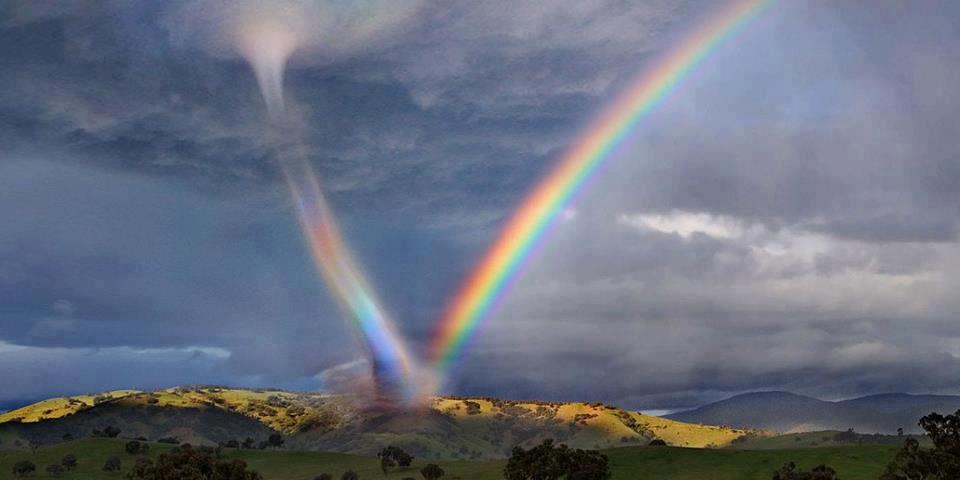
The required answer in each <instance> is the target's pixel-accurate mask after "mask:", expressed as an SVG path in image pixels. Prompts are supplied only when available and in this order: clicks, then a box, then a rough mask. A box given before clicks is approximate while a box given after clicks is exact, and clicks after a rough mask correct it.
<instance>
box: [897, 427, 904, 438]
mask: <svg viewBox="0 0 960 480" xmlns="http://www.w3.org/2000/svg"><path fill="white" fill-rule="evenodd" d="M897 436H898V437H902V436H903V427H898V428H897Z"/></svg>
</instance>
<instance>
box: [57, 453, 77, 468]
mask: <svg viewBox="0 0 960 480" xmlns="http://www.w3.org/2000/svg"><path fill="white" fill-rule="evenodd" d="M60 465H63V468H65V469H67V471H68V472H69V471H71V470H73V469H74V468H77V456H76V455H74V454H72V453H68V454H66V455H64V456H63V459H61V460H60Z"/></svg>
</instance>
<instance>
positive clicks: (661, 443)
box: [647, 438, 667, 447]
mask: <svg viewBox="0 0 960 480" xmlns="http://www.w3.org/2000/svg"><path fill="white" fill-rule="evenodd" d="M647 445H649V446H651V447H666V446H667V442H665V441H663V440H662V439H659V438H654V439H653V440H650V443H648V444H647Z"/></svg>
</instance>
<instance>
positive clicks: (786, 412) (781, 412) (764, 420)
mask: <svg viewBox="0 0 960 480" xmlns="http://www.w3.org/2000/svg"><path fill="white" fill-rule="evenodd" d="M958 409H960V396H953V395H911V394H906V393H885V394H880V395H870V396H866V397H860V398H854V399H851V400H842V401H836V402H829V401H824V400H819V399H816V398H813V397H806V396H803V395H797V394H794V393H789V392H756V393H746V394H743V395H737V396H734V397H731V398H728V399H726V400H721V401H719V402H715V403H711V404H708V405H704V406H702V407H700V408H696V409H693V410H689V411H685V412H677V413H673V414H670V415H667V416H666V417H667V418H670V419H673V420H678V421H681V422H688V423H700V424H709V425H726V426H731V427H740V428H742V427H748V426H749V427H751V428H759V429H764V430H770V431H774V432H785V433H789V432H804V431H816V430H846V429H848V428H852V429H854V430H856V431H857V432H860V433H886V434H894V433H896V432H897V429H898V428H903V431H904V432H905V433H920V432H921V430H920V427H919V426H917V421H918V420H919V419H920V417H922V416H924V415H927V414H929V413H931V412H939V413H953V412H955V411H957V410H958Z"/></svg>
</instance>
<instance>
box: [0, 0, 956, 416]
mask: <svg viewBox="0 0 960 480" xmlns="http://www.w3.org/2000/svg"><path fill="white" fill-rule="evenodd" d="M294 3H296V2H294ZM322 3H323V2H320V3H318V5H320V6H321V7H323V5H321V4H322ZM185 5H186V6H189V5H188V4H185V3H183V4H181V3H178V2H175V3H156V2H8V3H6V4H5V5H4V6H3V7H0V66H2V68H0V85H2V86H3V87H4V88H2V89H0V147H2V150H3V152H4V153H3V154H2V156H0V158H2V164H0V200H2V201H0V218H2V219H4V221H3V222H2V224H0V304H2V305H3V306H2V307H0V342H3V343H0V370H2V369H3V368H7V370H4V371H0V374H2V376H3V377H6V376H7V375H8V373H7V372H9V371H21V370H24V369H27V367H25V365H36V364H43V365H47V366H49V368H46V367H45V368H41V369H35V370H33V372H34V373H33V374H32V375H33V377H31V378H33V379H34V380H36V381H35V382H33V383H29V382H25V383H23V384H22V385H19V386H18V387H16V388H14V391H13V392H4V393H3V395H7V396H8V397H9V398H26V397H29V396H37V395H46V394H52V393H58V392H53V391H46V390H42V389H41V390H42V391H41V390H37V389H36V388H34V387H30V386H29V385H34V384H37V383H44V382H46V383H50V384H53V383H56V382H59V380H58V379H59V378H61V376H58V375H60V374H58V373H56V372H57V371H58V369H61V368H63V369H64V370H65V371H68V373H69V374H70V375H74V374H75V375H77V376H80V377H83V376H84V375H89V374H90V372H92V371H94V370H97V371H103V372H114V371H117V372H118V371H119V370H117V369H112V368H111V365H113V364H114V363H116V364H118V365H124V364H129V362H134V363H136V364H137V365H143V366H144V367H143V369H142V370H148V371H151V372H155V373H151V375H152V377H151V378H144V379H138V380H137V381H136V382H133V380H132V379H131V380H130V381H129V382H128V381H127V379H126V377H115V379H114V380H110V379H109V378H108V376H107V375H104V376H93V375H91V376H89V377H84V378H90V381H89V382H88V383H86V384H83V386H82V388H83V389H87V390H95V389H99V388H114V387H127V386H131V385H130V383H131V382H133V383H136V385H135V386H140V385H143V386H150V385H159V384H164V383H183V382H190V381H196V382H225V383H239V384H261V385H270V384H283V385H304V386H307V387H310V386H312V385H315V384H316V382H317V381H318V380H317V379H316V378H315V375H317V374H318V373H319V372H321V371H322V370H324V369H331V370H329V371H330V372H336V371H339V370H337V368H339V367H337V365H351V364H354V363H351V362H354V361H355V360H356V358H357V357H359V356H361V355H360V354H359V352H357V351H355V350H354V349H352V348H350V345H351V344H350V342H347V341H345V340H346V339H347V338H348V337H349V334H348V332H347V330H346V329H345V328H344V326H343V325H344V324H343V322H342V320H341V319H340V315H339V313H338V312H337V311H336V309H334V308H333V307H332V305H330V302H329V300H328V299H327V298H326V296H325V294H324V288H323V286H322V284H321V283H320V282H319V281H318V278H317V277H316V275H315V273H314V272H313V270H312V267H311V265H310V259H309V256H308V255H307V254H306V252H305V251H304V248H303V245H302V241H301V239H300V236H299V233H298V232H297V230H296V225H295V222H294V221H293V218H292V216H291V214H290V211H289V206H288V200H287V199H286V196H285V194H284V192H283V185H282V184H281V183H280V182H279V179H278V172H277V169H276V164H275V161H274V158H275V154H276V152H275V151H274V149H273V147H272V146H271V143H270V141H269V139H268V138H267V135H266V134H265V132H264V129H265V125H266V120H265V109H264V107H263V105H262V100H261V99H260V97H259V92H258V91H257V86H256V83H255V80H254V78H253V75H252V74H251V73H250V72H249V69H248V67H247V66H246V65H245V64H244V63H243V62H242V61H241V59H240V58H238V57H237V55H236V54H235V53H232V52H230V51H229V50H228V49H225V48H226V47H225V46H224V45H222V44H217V43H216V42H212V39H213V38H212V37H208V36H206V35H207V34H212V33H211V32H206V31H205V30H204V29H203V28H200V27H203V26H204V25H205V24H204V22H206V21H207V20H209V18H208V17H205V16H203V15H206V13H204V12H207V13H209V12H214V11H217V12H221V13H222V10H218V9H220V8H221V7H223V5H224V3H222V2H208V3H207V4H205V5H206V6H208V7H210V8H208V9H204V8H200V10H191V9H189V8H186V7H185ZM198 5H201V4H198ZM397 5H400V4H397ZM201 6H203V5H201ZM214 7H216V8H214ZM401 7H402V8H401ZM391 8H393V7H391ZM396 8H398V10H396V11H391V12H387V13H385V14H384V15H385V17H384V18H387V19H388V20H389V22H386V23H388V24H389V32H388V33H389V34H387V33H384V34H378V35H370V36H363V35H357V36H355V37H350V38H349V39H348V40H350V41H348V42H347V41H345V43H342V44H341V45H339V46H338V48H337V49H336V50H335V51H334V50H323V49H322V48H320V47H319V46H317V45H314V44H311V46H310V48H308V49H305V50H303V51H302V52H300V53H299V56H297V55H295V56H294V58H293V60H292V64H291V67H290V69H289V71H288V75H287V81H286V85H287V89H288V94H289V96H290V99H291V100H292V105H293V107H292V108H294V109H295V111H296V113H297V114H298V115H299V116H300V117H301V118H303V119H304V120H305V125H306V127H305V128H304V131H303V132H302V136H303V138H304V139H305V142H307V144H308V145H309V147H310V151H311V160H312V161H313V163H314V164H315V166H316V168H317V170H318V172H320V174H321V177H322V182H323V183H324V186H325V187H326V188H327V189H328V190H329V191H330V193H331V198H332V201H333V204H334V207H335V208H336V210H337V212H338V214H339V215H340V216H341V217H342V218H343V222H344V226H345V230H346V233H347V234H348V236H349V237H350V238H351V240H352V242H353V243H354V248H355V249H356V250H357V254H358V256H359V257H360V259H361V260H362V261H363V263H364V264H365V265H367V266H368V267H369V270H370V273H371V277H372V279H373V283H374V284H376V286H377V287H378V288H379V290H381V292H382V296H383V297H384V299H385V300H386V303H387V304H388V306H389V307H390V308H391V310H392V311H393V312H394V313H395V314H396V316H397V317H398V318H399V319H400V321H401V323H402V328H403V329H404V331H405V332H406V333H408V334H410V335H411V336H412V337H413V339H414V341H415V342H421V341H422V340H423V339H424V338H426V337H427V336H428V335H429V332H430V330H431V328H432V324H433V322H434V320H435V318H436V317H437V316H438V314H439V312H440V311H441V309H442V307H443V306H444V304H445V302H446V301H447V298H448V297H449V295H451V294H452V293H453V291H454V290H455V285H456V284H457V283H458V282H459V280H460V279H461V278H462V276H463V275H464V274H465V273H466V272H467V271H468V269H469V268H470V267H471V266H472V265H473V264H474V262H475V261H476V259H477V258H478V257H479V255H480V254H481V253H482V251H483V249H484V248H486V245H487V243H488V242H489V241H490V240H492V238H493V235H494V233H495V228H496V226H497V225H498V224H499V223H500V222H501V221H502V219H503V218H504V217H505V216H506V215H507V214H508V213H509V211H510V209H511V208H512V206H513V205H515V204H516V203H517V202H519V201H520V199H522V197H523V195H524V194H525V193H526V192H527V191H528V190H529V188H530V187H531V186H532V185H533V184H534V183H535V182H536V180H537V179H538V178H539V177H540V176H541V175H542V174H543V172H544V171H545V170H546V169H547V168H549V166H550V165H551V163H552V161H554V160H555V159H556V158H557V157H558V156H560V155H561V154H562V152H563V150H564V148H565V147H567V146H568V144H569V142H570V141H571V139H573V138H575V135H576V133H577V132H578V131H579V130H580V129H581V128H582V127H583V126H584V125H585V124H586V123H587V122H588V121H589V119H590V118H591V116H592V115H593V114H594V113H595V112H596V111H597V110H598V109H599V108H600V106H601V105H603V104H604V103H605V102H607V101H609V100H610V99H611V98H613V97H614V96H615V95H616V93H617V92H619V91H620V90H622V89H623V88H625V87H626V86H627V85H628V84H629V81H630V79H631V78H632V77H633V75H634V74H636V72H637V71H638V70H639V69H641V68H642V67H643V66H644V65H646V64H647V62H649V61H651V59H653V58H656V56H657V55H658V54H659V53H660V52H662V51H663V49H664V48H665V47H666V46H668V45H669V44H670V43H671V42H672V41H674V40H675V39H677V38H678V37H681V36H682V35H683V32H684V31H685V30H686V29H687V28H688V26H689V25H690V24H691V22H693V21H695V20H696V19H698V18H702V17H703V16H704V15H705V14H707V12H709V11H710V9H711V8H713V4H712V2H696V1H691V2H672V1H659V0H656V1H647V2H624V1H619V0H590V1H580V2H571V1H567V0H551V1H547V2H535V3H534V2H529V3H524V4H515V3H511V4H505V3H503V2H498V1H478V2H455V3H450V2H430V1H424V2H403V5H400V6H399V7H396ZM407 10H410V11H416V12H418V13H417V14H416V15H412V16H410V15H406V14H405V12H407ZM197 12H200V13H197ZM188 13H189V14H191V15H192V14H196V15H195V17H190V18H187V17H185V16H184V15H187V14H188ZM958 14H960V12H958V11H957V10H956V7H955V6H953V5H952V4H948V3H946V2H944V3H939V4H938V3H930V4H925V5H922V6H916V5H911V7H910V8H907V7H904V6H903V4H902V3H901V2H892V1H891V2H848V3H846V4H844V5H842V6H835V5H831V6H829V7H828V6H826V5H821V4H811V3H791V2H779V3H776V4H775V5H774V7H773V8H771V9H770V10H769V11H768V12H767V13H765V14H764V15H762V16H761V17H760V18H759V19H757V20H756V21H754V22H753V23H751V24H750V25H748V27H747V28H746V29H745V30H744V31H743V33H742V34H741V35H740V36H738V37H736V38H735V39H734V40H733V41H732V42H729V43H727V44H725V45H724V46H722V47H721V48H720V49H719V50H717V52H716V53H715V54H714V55H712V56H711V57H709V58H708V59H707V61H706V62H705V63H704V64H703V66H702V67H701V68H699V69H698V70H697V71H696V72H694V74H693V75H692V76H691V77H690V78H689V79H688V80H687V81H685V82H684V83H683V85H682V86H681V87H680V88H679V89H678V90H677V91H676V92H675V93H674V94H673V95H672V96H671V97H670V98H669V99H668V101H667V102H666V103H665V104H664V105H662V106H661V108H659V109H658V110H657V112H655V113H654V114H653V115H652V116H651V117H649V118H648V119H647V120H645V121H644V122H642V124H641V126H640V127H639V128H638V129H637V131H636V133H635V134H634V136H633V138H631V139H630V141H629V144H628V145H625V146H624V147H623V148H622V149H621V152H620V153H618V154H617V157H616V158H615V159H613V160H612V161H611V162H610V163H609V164H608V165H607V166H606V167H605V168H604V169H603V170H602V171H601V173H600V174H598V175H597V176H596V178H595V179H594V180H593V181H592V182H591V183H590V184H589V185H588V187H587V189H586V190H585V193H584V194H583V195H581V196H580V198H579V200H578V202H577V204H575V205H572V206H571V209H570V210H569V211H568V212H567V213H568V214H567V215H566V216H565V218H567V220H566V221H562V222H560V223H559V224H558V225H557V227H556V228H555V229H554V230H553V232H552V233H551V234H550V235H549V237H548V239H547V241H546V243H545V245H544V247H543V248H542V250H541V251H540V252H539V253H538V254H537V255H535V256H534V257H533V258H532V259H531V261H530V263H529V265H528V266H527V267H526V270H525V271H524V273H523V275H522V277H521V279H520V280H519V281H518V282H517V283H516V285H517V286H516V287H515V288H514V289H513V290H512V291H511V292H508V294H507V295H506V297H505V298H504V302H503V307H502V309H501V310H498V311H497V312H495V313H494V315H492V316H491V318H490V319H489V320H488V321H487V323H486V324H485V326H484V328H482V329H481V330H480V332H479V334H478V336H477V338H476V340H475V346H474V348H472V349H471V350H468V353H467V355H466V357H465V358H464V361H463V363H462V365H460V366H459V369H458V370H457V375H456V376H455V377H454V378H453V379H451V381H450V383H449V385H448V388H449V389H450V390H451V391H454V392H457V393H476V394H495V395H503V396H520V397H537V398H543V397H549V398H571V399H572V398H576V399H583V400H603V401H609V402H618V403H623V404H629V405H630V406H636V407H644V408H677V407H682V406H690V405H693V404H696V403H698V402H701V401H704V400H712V399H716V398H717V397H720V396H723V395H725V394H727V393H730V392H737V391H743V390H751V389H768V388H783V389H793V390H797V391H801V392H803V393H812V394H817V395H823V396H849V395H853V394H858V393H870V392H876V391H887V390H915V391H922V390H935V391H953V392H955V391H956V389H957V388H960V385H957V383H956V380H955V379H953V378H950V376H949V375H946V374H942V373H941V372H949V371H950V370H951V369H954V368H955V367H956V365H955V364H956V362H957V356H958V355H960V330H958V329H957V328H956V327H955V325H954V323H955V322H953V321H952V319H955V318H956V314H957V313H958V310H960V306H958V305H957V302H956V300H955V299H954V298H953V297H954V295H953V294H952V293H951V292H953V291H954V290H955V288H956V287H957V285H956V281H955V280H953V278H956V273H958V270H960V262H958V258H960V257H958V253H960V251H958V248H957V231H958V223H957V222H958V214H960V212H958V207H957V205H960V188H957V185H960V149H958V147H957V143H956V141H955V140H956V138H958V137H960V131H958V128H960V127H958V125H960V122H957V121H956V113H955V112H956V111H958V110H960V109H958V107H960V100H958V99H960V96H958V95H957V92H956V85H958V84H960V57H958V54H957V49H956V48H955V47H956V45H957V44H958V42H960V38H958V35H957V33H956V31H955V29H954V28H953V26H954V25H955V24H956V20H957V17H958ZM188 16H189V15H188ZM377 18H379V17H377ZM201 33H202V34H203V35H201ZM202 39H206V40H211V42H204V41H201V40H202ZM91 352H95V353H91ZM195 352H206V353H203V355H205V356H203V357H202V358H200V359H196V358H194V357H193V355H194V353H195ZM186 358H190V360H185V359H186ZM85 359H89V360H85ZM66 363H69V364H70V368H69V369H67V368H66V366H65V364H66ZM519 367H522V368H519ZM11 368H12V369H14V370H10V369H11ZM118 368H120V367H118ZM27 370H29V369H27ZM918 371H922V372H926V373H925V374H924V375H917V373H916V372H918ZM64 375H66V374H64ZM321 378H325V377H323V376H321ZM124 382H126V383H124ZM4 398H5V397H0V400H3V399H4Z"/></svg>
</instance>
